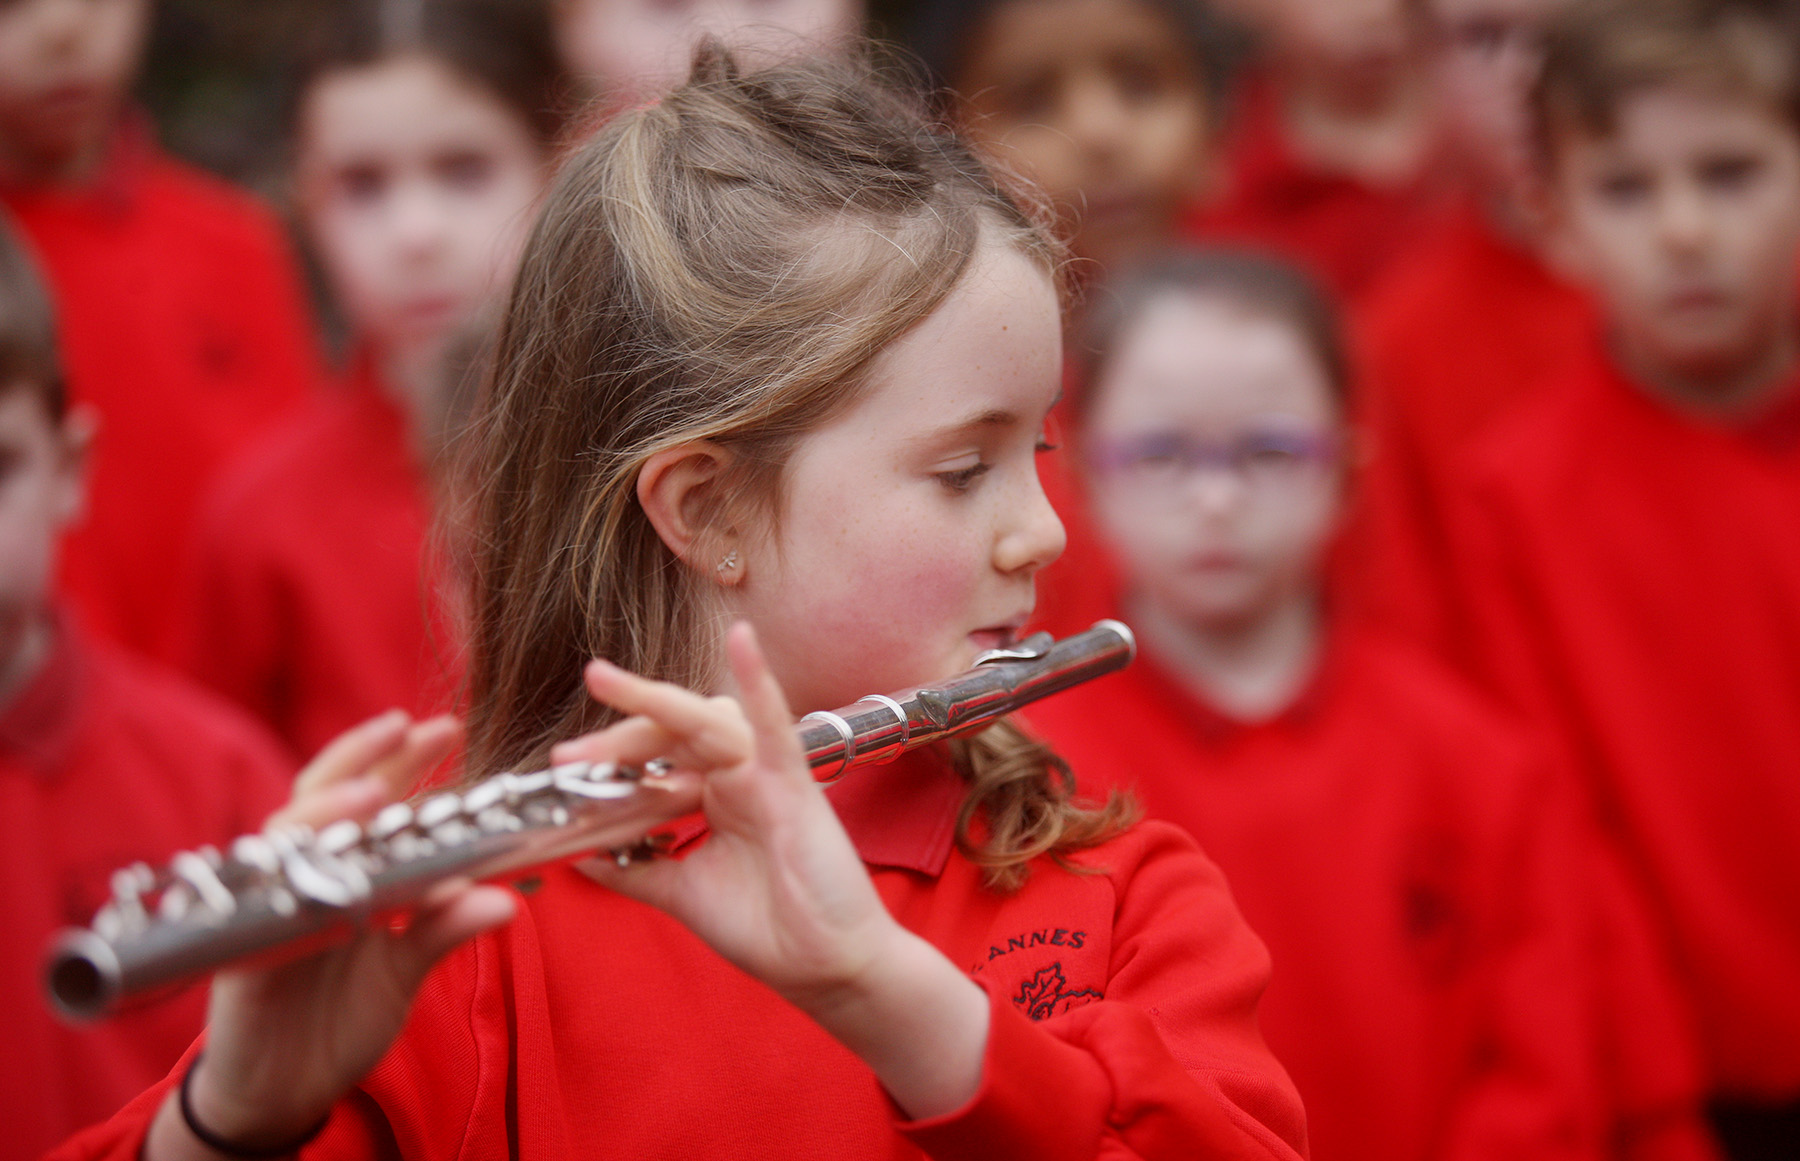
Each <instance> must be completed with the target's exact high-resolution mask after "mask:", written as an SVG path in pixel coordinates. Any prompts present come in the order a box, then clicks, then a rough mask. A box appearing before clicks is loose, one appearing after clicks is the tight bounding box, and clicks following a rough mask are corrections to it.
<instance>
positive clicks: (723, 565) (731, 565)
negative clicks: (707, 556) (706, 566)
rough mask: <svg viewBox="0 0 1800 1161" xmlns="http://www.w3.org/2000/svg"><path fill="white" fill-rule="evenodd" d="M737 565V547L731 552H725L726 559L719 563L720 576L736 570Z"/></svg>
mask: <svg viewBox="0 0 1800 1161" xmlns="http://www.w3.org/2000/svg"><path fill="white" fill-rule="evenodd" d="M737 566H738V554H737V549H735V548H734V549H732V550H731V551H730V552H728V553H726V554H725V559H723V560H721V561H720V562H719V563H718V565H717V571H718V574H719V575H720V576H724V575H725V574H726V573H729V572H734V571H736V569H737Z"/></svg>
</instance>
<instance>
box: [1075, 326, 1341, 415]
mask: <svg viewBox="0 0 1800 1161" xmlns="http://www.w3.org/2000/svg"><path fill="white" fill-rule="evenodd" d="M1096 387H1097V389H1098V392H1099V394H1098V396H1097V397H1096V398H1095V400H1094V403H1093V408H1092V412H1091V414H1090V415H1089V423H1090V425H1091V426H1093V427H1095V428H1098V429H1101V430H1117V429H1123V428H1144V427H1152V426H1163V427H1171V426H1173V427H1183V426H1191V427H1197V428H1213V427H1221V426H1230V425H1232V424H1235V423H1241V422H1244V421H1246V420H1250V419H1254V418H1256V417H1257V416H1261V415H1268V414H1272V413H1274V414H1282V415H1293V416H1298V417H1300V418H1303V419H1308V420H1318V421H1321V422H1323V421H1328V420H1330V419H1331V418H1332V417H1333V415H1334V414H1335V412H1336V405H1335V403H1334V400H1333V395H1332V391H1331V385H1330V381H1329V379H1328V378H1327V376H1326V372H1325V369H1324V368H1323V367H1321V366H1320V365H1319V361H1318V359H1317V358H1316V357H1315V356H1314V354H1313V352H1312V349H1311V348H1310V347H1309V346H1308V345H1307V342H1306V340H1305V338H1304V337H1303V336H1302V335H1301V334H1300V333H1299V331H1298V330H1297V329H1296V328H1295V327H1294V326H1293V325H1291V324H1290V323H1288V322H1286V321H1284V320H1281V319H1278V318H1275V317H1273V316H1271V315H1269V314H1266V313H1262V312H1259V311H1252V310H1249V309H1246V308H1244V307H1241V306H1238V305H1237V304H1235V303H1231V302H1228V301H1226V300H1223V299H1220V298H1217V297H1210V296H1209V297H1202V296H1200V295H1193V294H1170V295H1165V296H1163V297H1161V298H1158V299H1156V300H1154V301H1152V302H1151V303H1150V304H1149V305H1148V306H1147V307H1146V308H1145V309H1144V310H1143V312H1142V313H1141V314H1140V315H1139V316H1138V318H1137V319H1136V320H1134V321H1133V322H1132V323H1131V324H1129V325H1128V326H1127V327H1126V328H1125V329H1124V330H1123V331H1122V332H1121V333H1120V336H1119V342H1118V348H1117V350H1116V351H1115V352H1114V353H1113V357H1112V358H1111V359H1110V360H1109V361H1108V362H1107V364H1106V369H1105V372H1104V373H1103V375H1102V377H1101V381H1100V382H1099V383H1098V384H1096Z"/></svg>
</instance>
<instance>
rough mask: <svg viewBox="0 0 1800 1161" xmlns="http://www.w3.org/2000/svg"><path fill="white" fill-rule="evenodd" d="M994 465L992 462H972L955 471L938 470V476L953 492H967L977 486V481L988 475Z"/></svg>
mask: <svg viewBox="0 0 1800 1161" xmlns="http://www.w3.org/2000/svg"><path fill="white" fill-rule="evenodd" d="M993 466H994V465H992V464H990V463H986V462H983V463H978V464H972V465H970V466H969V467H966V468H958V469H956V470H955V471H954V472H938V473H937V478H938V481H939V482H940V483H942V484H943V485H944V487H946V488H949V489H950V490H951V491H952V492H966V491H968V490H969V489H970V488H972V487H974V486H975V481H976V480H978V479H980V478H981V477H982V476H985V475H987V473H988V471H989V470H990V469H991V468H992V467H993Z"/></svg>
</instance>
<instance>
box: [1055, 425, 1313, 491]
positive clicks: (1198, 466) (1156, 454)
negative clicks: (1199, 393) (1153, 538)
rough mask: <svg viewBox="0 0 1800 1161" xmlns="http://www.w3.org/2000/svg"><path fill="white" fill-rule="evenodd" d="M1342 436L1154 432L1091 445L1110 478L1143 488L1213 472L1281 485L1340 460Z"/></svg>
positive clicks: (1091, 455) (1091, 457)
mask: <svg viewBox="0 0 1800 1161" xmlns="http://www.w3.org/2000/svg"><path fill="white" fill-rule="evenodd" d="M1341 447H1342V440H1340V439H1339V438H1338V437H1337V435H1335V434H1333V433H1330V432H1322V431H1281V430H1277V429H1268V430H1262V431H1247V432H1245V433H1243V434H1242V435H1239V436H1236V437H1234V438H1232V439H1225V440H1211V439H1198V438H1196V437H1194V436H1190V435H1187V434H1185V433H1183V432H1178V431H1153V432H1146V433H1144V434H1142V435H1134V436H1126V437H1124V438H1122V439H1114V440H1100V441H1098V442H1096V443H1094V444H1092V445H1090V447H1089V449H1088V454H1087V462H1088V465H1089V466H1090V467H1091V468H1093V469H1094V470H1095V471H1097V472H1099V473H1102V474H1104V475H1109V476H1114V477H1118V478H1122V479H1129V480H1131V481H1133V482H1135V483H1141V484H1150V485H1154V484H1163V485H1171V486H1173V485H1178V484H1181V483H1183V482H1185V481H1187V480H1190V479H1192V478H1193V477H1194V476H1196V475H1198V474H1199V473H1200V472H1202V471H1206V470H1208V469H1211V470H1216V471H1224V472H1229V473H1230V474H1231V475H1233V476H1235V477H1237V478H1238V479H1239V480H1241V481H1242V482H1243V483H1244V484H1246V485H1248V486H1253V487H1254V486H1266V485H1278V484H1281V483H1284V482H1286V481H1290V480H1293V479H1295V478H1297V477H1299V476H1302V475H1305V474H1306V473H1308V472H1310V471H1313V470H1315V469H1318V468H1321V467H1324V466H1326V465H1328V464H1331V463H1333V462H1335V461H1336V460H1337V458H1338V454H1339V451H1340V450H1341Z"/></svg>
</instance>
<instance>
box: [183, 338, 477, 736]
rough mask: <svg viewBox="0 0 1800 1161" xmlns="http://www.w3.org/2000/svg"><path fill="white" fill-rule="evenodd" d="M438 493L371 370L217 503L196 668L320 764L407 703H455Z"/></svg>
mask: <svg viewBox="0 0 1800 1161" xmlns="http://www.w3.org/2000/svg"><path fill="white" fill-rule="evenodd" d="M429 489H430V484H429V482H428V481H427V480H426V478H425V475H424V472H423V470H422V468H421V467H420V465H419V462H418V458H417V456H416V455H415V453H414V451H413V447H412V441H411V438H410V436H409V433H408V430H407V422H406V418H405V416H404V415H402V413H401V411H400V408H399V407H398V406H397V405H396V404H395V403H394V401H393V400H392V399H391V398H390V397H389V396H388V394H387V393H386V392H385V391H384V390H383V389H382V387H381V385H380V383H379V382H378V381H377V380H376V378H375V375H374V373H373V371H372V370H371V369H370V367H369V360H366V359H365V360H362V361H360V362H359V364H358V370H357V372H356V373H355V375H354V376H353V377H352V380H351V382H350V383H349V385H348V386H347V387H346V388H344V389H339V390H330V391H322V392H320V393H319V394H318V395H317V396H316V397H315V398H313V399H312V400H310V401H308V403H307V405H306V407H305V409H304V410H303V411H302V412H301V413H299V414H298V415H295V416H292V417H290V418H289V419H288V420H287V421H285V422H284V423H283V424H281V425H280V426H279V428H278V429H277V430H275V431H273V432H270V433H269V434H268V435H267V436H265V437H263V438H262V439H261V440H259V441H257V442H256V443H255V444H253V445H252V446H251V447H250V448H249V450H248V451H247V452H246V453H245V454H244V455H243V456H242V457H240V458H239V459H238V460H237V461H236V462H234V463H233V464H232V465H231V466H229V467H228V468H227V469H226V471H225V472H224V474H223V475H222V476H221V477H220V479H219V481H218V483H217V484H216V486H215V487H214V488H213V490H212V492H211V493H210V495H209V496H208V497H207V499H206V502H205V504H204V505H203V507H202V509H201V512H200V515H199V519H198V529H197V531H196V537H195V550H194V557H193V561H192V563H191V566H190V571H189V575H188V580H187V583H186V586H185V591H184V592H183V594H182V597H183V599H182V601H181V609H180V614H179V616H178V618H177V621H178V628H177V638H178V640H179V645H178V647H177V649H176V653H177V655H178V656H179V657H180V659H181V661H182V663H183V665H184V666H185V667H186V668H187V670H188V671H189V672H191V673H193V674H194V675H195V676H196V677H198V678H200V680H201V681H203V682H205V683H206V684H207V685H209V686H211V687H213V688H214V689H217V690H218V691H219V692H221V693H223V694H225V695H226V696H227V697H230V698H232V699H233V700H234V701H237V702H238V703H239V704H241V705H243V706H245V707H247V708H248V709H249V710H250V711H251V712H252V713H254V714H256V715H257V716H258V717H260V718H262V719H263V720H264V721H266V722H267V723H269V725H270V726H271V727H272V728H273V729H274V730H275V731H276V733H278V734H279V735H281V737H283V738H285V739H286V740H287V743H288V745H289V746H291V747H292V748H293V750H294V752H295V753H298V754H313V753H316V752H317V751H318V750H319V748H320V747H321V746H323V745H324V744H325V743H326V742H328V741H330V740H331V739H332V738H334V737H336V736H337V735H338V734H340V733H341V732H343V731H344V730H346V729H348V728H350V727H351V726H353V725H355V724H357V723H358V722H360V721H363V720H364V719H366V718H369V717H372V716H374V715H375V714H378V713H381V712H383V711H384V710H388V709H391V708H394V707H396V706H398V707H400V708H402V709H405V710H408V711H410V712H413V713H415V714H426V713H430V712H433V711H436V710H440V709H444V708H446V707H447V706H448V705H449V704H450V702H451V694H452V693H453V691H454V689H455V687H456V681H457V673H456V672H455V660H454V659H455V657H456V654H457V650H456V642H455V641H454V640H453V639H452V638H453V633H452V627H451V625H450V623H449V619H448V618H447V617H445V616H443V615H442V612H441V609H440V608H439V605H438V601H437V600H436V594H435V592H434V587H433V582H432V579H431V578H430V577H429V576H427V575H426V574H425V573H424V571H423V569H424V565H425V561H426V545H427V539H428V535H429V531H430V527H431V505H430V496H429Z"/></svg>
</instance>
